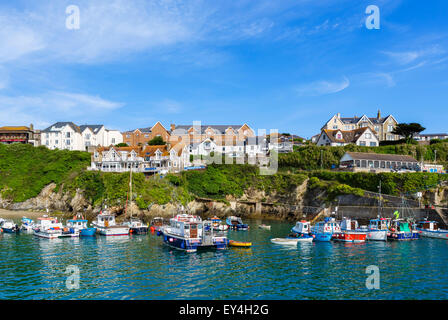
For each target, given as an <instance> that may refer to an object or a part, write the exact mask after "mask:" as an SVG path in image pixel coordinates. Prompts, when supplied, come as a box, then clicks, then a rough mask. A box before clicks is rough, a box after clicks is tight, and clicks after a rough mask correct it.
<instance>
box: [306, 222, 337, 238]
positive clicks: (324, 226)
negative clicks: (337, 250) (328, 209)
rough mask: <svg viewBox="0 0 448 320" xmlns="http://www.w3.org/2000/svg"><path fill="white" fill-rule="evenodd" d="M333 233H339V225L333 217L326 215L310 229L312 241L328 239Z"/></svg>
mask: <svg viewBox="0 0 448 320" xmlns="http://www.w3.org/2000/svg"><path fill="white" fill-rule="evenodd" d="M335 233H341V227H340V226H339V224H338V223H337V222H336V220H335V219H334V218H329V217H326V218H325V219H324V221H321V222H318V223H316V224H315V225H314V227H313V228H312V229H311V234H312V235H313V236H314V241H325V242H327V241H330V240H331V238H332V237H333V234H335Z"/></svg>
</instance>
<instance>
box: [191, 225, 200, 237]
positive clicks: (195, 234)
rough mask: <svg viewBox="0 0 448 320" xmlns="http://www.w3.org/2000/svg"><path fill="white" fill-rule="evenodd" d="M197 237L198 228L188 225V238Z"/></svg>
mask: <svg viewBox="0 0 448 320" xmlns="http://www.w3.org/2000/svg"><path fill="white" fill-rule="evenodd" d="M197 237H198V226H197V225H196V224H191V225H190V238H197Z"/></svg>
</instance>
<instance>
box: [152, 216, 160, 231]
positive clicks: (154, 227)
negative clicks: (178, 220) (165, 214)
mask: <svg viewBox="0 0 448 320" xmlns="http://www.w3.org/2000/svg"><path fill="white" fill-rule="evenodd" d="M150 225H151V227H150V228H149V229H150V230H151V232H155V231H159V229H160V228H161V227H162V226H163V218H162V217H154V218H153V219H152V220H151V223H150Z"/></svg>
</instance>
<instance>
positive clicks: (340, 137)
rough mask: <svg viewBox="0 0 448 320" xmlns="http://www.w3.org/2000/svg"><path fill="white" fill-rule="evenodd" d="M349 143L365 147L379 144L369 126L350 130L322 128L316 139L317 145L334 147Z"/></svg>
mask: <svg viewBox="0 0 448 320" xmlns="http://www.w3.org/2000/svg"><path fill="white" fill-rule="evenodd" d="M350 143H353V144H356V145H358V146H367V147H378V146H379V140H378V137H377V135H376V133H375V132H374V131H372V129H370V127H363V128H360V129H355V130H350V131H342V130H327V129H324V130H322V132H321V134H320V136H319V139H318V140H317V145H318V146H332V147H335V146H345V145H347V144H350Z"/></svg>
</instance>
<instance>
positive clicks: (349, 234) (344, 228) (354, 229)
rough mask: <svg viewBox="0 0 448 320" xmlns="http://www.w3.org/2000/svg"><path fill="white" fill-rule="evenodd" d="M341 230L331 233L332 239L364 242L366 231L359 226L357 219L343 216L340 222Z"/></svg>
mask: <svg viewBox="0 0 448 320" xmlns="http://www.w3.org/2000/svg"><path fill="white" fill-rule="evenodd" d="M340 227H341V231H340V232H336V233H334V234H333V237H332V239H333V240H334V241H342V242H365V241H366V237H367V233H366V232H365V231H364V230H363V229H360V228H359V225H358V221H356V220H353V219H349V218H343V219H342V221H341V223H340Z"/></svg>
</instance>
